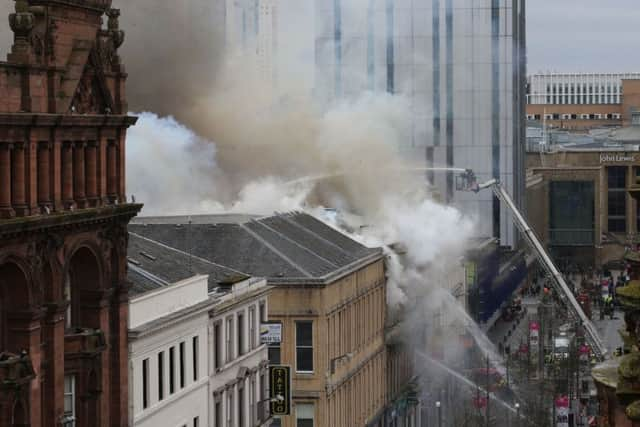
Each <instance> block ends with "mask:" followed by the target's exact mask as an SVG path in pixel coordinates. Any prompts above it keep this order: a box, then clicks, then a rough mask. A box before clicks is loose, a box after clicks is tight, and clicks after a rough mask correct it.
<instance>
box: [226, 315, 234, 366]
mask: <svg viewBox="0 0 640 427" xmlns="http://www.w3.org/2000/svg"><path fill="white" fill-rule="evenodd" d="M225 338H226V343H225V345H226V346H227V359H226V362H227V363H229V362H231V360H232V359H233V345H232V344H233V317H229V318H227V330H226V331H225Z"/></svg>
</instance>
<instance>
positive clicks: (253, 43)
mask: <svg viewBox="0 0 640 427" xmlns="http://www.w3.org/2000/svg"><path fill="white" fill-rule="evenodd" d="M215 1H216V2H219V3H222V4H223V10H224V17H225V19H224V27H225V47H226V49H227V52H229V53H237V52H244V53H246V54H250V55H254V54H255V55H256V58H255V59H256V63H257V66H258V70H257V72H258V73H259V75H260V77H261V78H263V79H264V80H265V87H271V86H272V85H273V84H275V83H276V80H275V79H276V52H277V47H278V5H279V2H278V0H215Z"/></svg>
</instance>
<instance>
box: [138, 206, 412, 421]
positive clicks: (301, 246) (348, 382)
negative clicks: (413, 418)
mask: <svg viewBox="0 0 640 427" xmlns="http://www.w3.org/2000/svg"><path fill="white" fill-rule="evenodd" d="M130 230H131V231H132V232H134V233H136V234H139V235H141V236H144V237H146V238H148V239H152V240H156V241H158V242H161V243H162V244H165V245H169V246H172V247H175V248H176V249H178V250H180V251H184V252H189V253H191V254H192V255H193V257H194V259H199V260H205V261H208V262H215V263H218V264H221V265H224V266H227V267H228V268H232V269H234V270H237V271H247V272H248V273H249V274H252V275H255V276H259V277H266V278H267V283H268V284H269V285H270V287H271V293H270V296H269V310H268V317H269V320H270V321H272V322H280V323H281V324H282V342H281V343H280V345H273V346H271V347H270V348H269V356H270V357H269V359H270V360H271V361H272V362H273V363H281V364H285V365H290V366H291V368H292V375H293V381H292V382H293V384H292V399H293V408H292V412H291V415H290V416H286V417H282V418H278V419H274V424H273V425H281V426H284V427H293V426H301V425H303V426H313V427H316V426H318V427H324V426H327V427H329V426H331V427H334V426H335V427H350V426H354V425H386V424H384V423H385V421H386V418H385V417H386V416H387V415H386V414H387V412H386V410H385V408H386V407H387V405H388V404H389V402H392V401H394V400H395V399H396V397H397V396H395V395H392V394H391V393H389V390H388V389H387V381H389V379H388V378H387V376H386V375H387V363H388V359H387V349H386V346H385V334H384V330H385V329H384V325H385V320H386V278H385V273H384V270H385V268H384V256H383V254H382V251H381V250H380V249H369V248H366V247H364V246H362V245H360V244H358V243H357V242H355V241H353V240H351V239H350V238H348V237H346V236H345V235H343V234H341V233H340V232H338V231H336V230H335V229H333V228H331V227H329V226H327V225H325V224H324V223H322V222H321V221H318V220H317V219H315V218H313V217H311V216H309V215H306V214H299V213H295V214H286V215H276V216H273V217H267V218H257V217H249V216H193V217H188V218H187V217H171V218H141V219H140V221H138V222H137V223H135V224H133V225H131V228H130ZM403 363H404V360H403V359H398V360H397V363H396V365H394V366H401V365H402V364H403ZM400 369H401V368H400V367H398V368H397V370H395V371H394V372H396V373H397V372H399V371H400ZM402 372H405V371H404V370H403V371H402ZM398 391H399V389H398Z"/></svg>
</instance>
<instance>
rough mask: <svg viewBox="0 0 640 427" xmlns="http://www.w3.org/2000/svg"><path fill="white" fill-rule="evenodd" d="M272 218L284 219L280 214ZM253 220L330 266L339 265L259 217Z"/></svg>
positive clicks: (337, 266) (336, 266)
mask: <svg viewBox="0 0 640 427" xmlns="http://www.w3.org/2000/svg"><path fill="white" fill-rule="evenodd" d="M272 218H282V219H284V220H285V221H286V219H285V218H284V217H283V216H282V215H278V216H275V217H272ZM265 219H268V218H265ZM255 222H257V223H259V224H260V225H262V226H263V227H265V228H268V229H269V230H271V231H273V232H274V233H276V234H277V235H279V236H281V237H282V238H283V239H285V240H287V241H288V242H291V243H293V244H294V245H296V246H298V247H299V248H301V249H303V250H304V251H306V252H307V253H309V254H311V255H313V256H315V257H316V258H320V259H321V260H323V261H325V262H327V263H328V264H330V265H332V266H333V267H335V268H339V267H340V266H339V265H337V264H335V263H334V262H332V261H329V260H328V259H326V258H325V257H323V256H322V255H319V254H317V253H315V252H314V251H312V250H311V249H309V248H307V247H306V246H303V245H301V244H300V243H298V242H296V241H295V240H293V239H290V238H289V237H288V236H286V235H284V234H282V233H281V232H279V231H278V230H275V229H274V228H273V227H270V226H268V225H267V224H265V223H263V222H262V220H261V219H260V220H257V221H255Z"/></svg>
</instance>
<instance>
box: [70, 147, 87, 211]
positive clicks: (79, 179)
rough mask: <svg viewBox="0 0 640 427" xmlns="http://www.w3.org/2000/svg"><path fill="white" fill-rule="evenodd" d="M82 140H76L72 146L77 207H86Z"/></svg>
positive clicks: (74, 190) (74, 191)
mask: <svg viewBox="0 0 640 427" xmlns="http://www.w3.org/2000/svg"><path fill="white" fill-rule="evenodd" d="M85 146H86V144H85V143H84V142H76V143H75V144H74V146H73V178H74V186H73V193H74V199H75V201H76V203H77V205H78V207H79V208H81V209H82V208H86V207H87V199H86V197H85V169H84V151H85V150H84V148H85Z"/></svg>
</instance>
